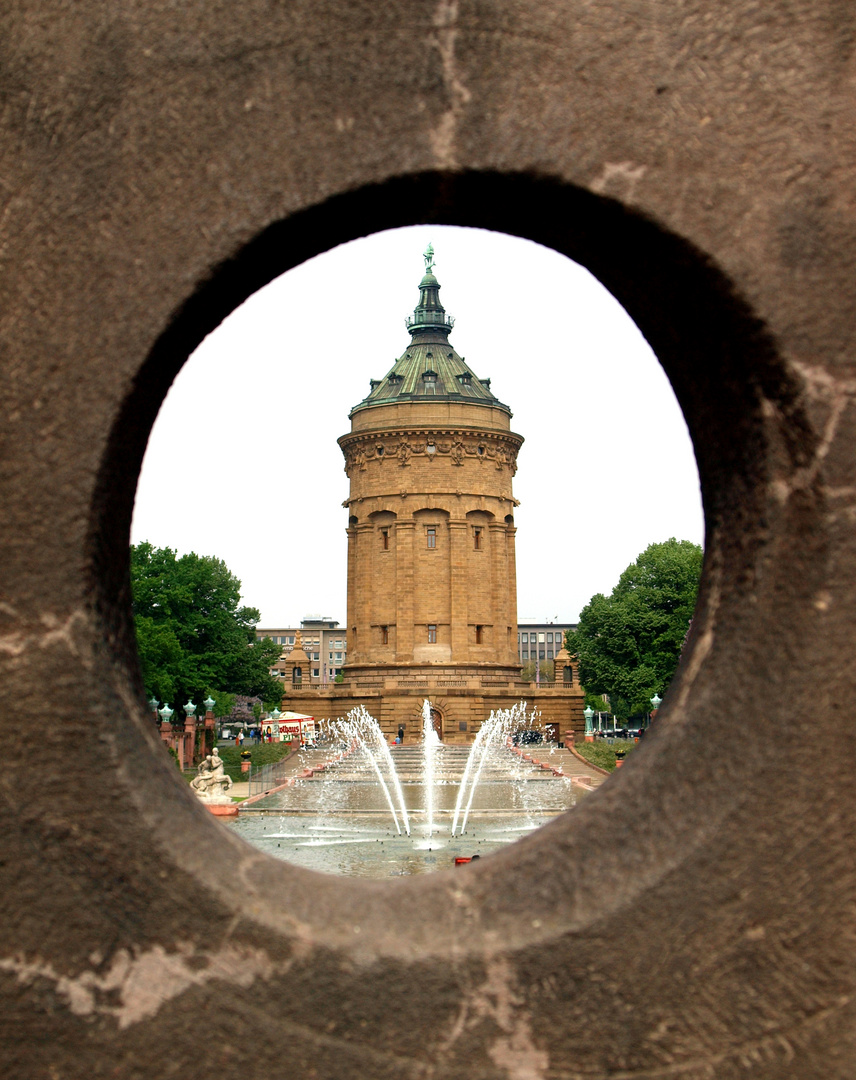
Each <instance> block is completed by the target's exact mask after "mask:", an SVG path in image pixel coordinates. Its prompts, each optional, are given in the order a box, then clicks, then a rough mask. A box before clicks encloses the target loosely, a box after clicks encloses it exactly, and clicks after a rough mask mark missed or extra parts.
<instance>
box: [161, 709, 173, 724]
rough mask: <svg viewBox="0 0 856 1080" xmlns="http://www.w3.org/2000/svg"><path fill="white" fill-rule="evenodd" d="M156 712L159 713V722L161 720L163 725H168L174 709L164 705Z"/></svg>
mask: <svg viewBox="0 0 856 1080" xmlns="http://www.w3.org/2000/svg"><path fill="white" fill-rule="evenodd" d="M158 712H159V713H160V718H161V720H163V722H164V723H165V724H168V723H169V722H170V720H172V714H173V713H174V712H175V709H171V708H170V707H169V705H164V707H163V708H162V709H158Z"/></svg>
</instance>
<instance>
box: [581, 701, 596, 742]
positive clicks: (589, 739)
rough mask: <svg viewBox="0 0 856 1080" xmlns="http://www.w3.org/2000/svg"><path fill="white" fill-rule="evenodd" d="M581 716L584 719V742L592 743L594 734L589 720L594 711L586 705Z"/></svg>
mask: <svg viewBox="0 0 856 1080" xmlns="http://www.w3.org/2000/svg"><path fill="white" fill-rule="evenodd" d="M583 716H584V717H585V718H586V734H585V740H586V742H594V732H593V731H592V726H591V718H592V717H593V716H594V709H593V708H592V707H591V705H586V707H585V708H584V709H583Z"/></svg>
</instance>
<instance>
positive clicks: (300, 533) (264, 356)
mask: <svg viewBox="0 0 856 1080" xmlns="http://www.w3.org/2000/svg"><path fill="white" fill-rule="evenodd" d="M429 240H430V241H431V242H432V243H433V244H434V248H435V273H436V276H437V278H438V280H439V282H440V285H441V286H442V288H441V291H440V299H441V301H442V302H443V305H444V306H445V308H446V311H447V312H448V313H449V314H450V315H453V316H454V317H455V319H456V323H455V329H454V331H453V332H452V335H451V342H452V344H453V345H454V347H455V348H456V349H457V351H458V352H459V353H460V354H461V355H462V356H463V357H464V358H465V359H466V361H467V363H468V364H469V366H470V367H471V368H472V369H473V371H474V372H475V374H476V375H477V376H479V377H480V378H485V377H490V379H491V380H492V381H491V390H492V391H493V392H494V393H495V394H496V396H497V397H498V398H499V399H500V401H503V402H504V403H505V404H507V405H508V406H510V408H511V410H512V413H513V414H514V415H513V418H512V422H511V426H512V429H513V430H514V431H516V432H518V433H519V434H521V435H522V436H523V437H524V438H525V440H526V441H525V443H524V445H523V448H522V449H521V451H520V455H519V458H518V471H517V475H516V477H515V479H514V494H515V497H516V498H517V499H519V500H520V504H521V505H520V506H519V507H518V509H517V511H516V514H515V519H516V524H517V581H518V617H519V618H520V620H521V621H522V620H525V619H527V618H532V619H538V620H543V619H550V620H552V619H554V618H555V619H557V620H558V621H560V622H564V621H574V620H575V619H576V618H577V617H578V615H579V612H580V609H581V608H582V607H583V606H584V605H585V604H586V603H587V602H588V600H589V599H590V598H591V597H592V596H593V595H594V594H595V593H597V592H605V593H608V592H610V591H611V589H612V588H613V586H614V585H615V584H616V582H617V580H618V577H619V575H620V574H621V572H622V571H623V570H624V569H625V567H627V566H628V565H629V564H630V563H631V562H633V561H634V560H635V559H636V557H637V556H638V555H639V553H640V552H642V551H643V550H644V549H645V548H646V547H647V546H648V544H650V543H653V542H655V541H660V540H666V539H668V538H669V537H670V536H674V537H676V538H677V539H679V540H692V541H695V542H696V543H701V542H702V540H703V522H702V514H701V502H700V497H699V491H698V474H697V471H696V466H695V460H694V458H693V454H692V448H691V446H690V441H689V436H688V434H687V430H686V425H685V424H684V420H683V417H682V415H681V412H680V409H679V408H678V405H677V402H676V401H675V398H674V395H673V393H672V390H671V388H670V386H669V383H668V380H667V379H666V377H665V375H664V374H663V371H662V369H661V368H660V366H659V364H658V362H657V360H656V358H655V357H654V354H653V353H652V352H651V350H650V349H649V347H648V345H647V344H646V342H645V341H644V339H643V338H642V336H641V334H640V333H639V331H638V330H637V329H636V327H635V325H634V324H633V323H632V322H631V320H630V318H629V317H628V316H627V315H626V314H625V312H624V310H623V308H621V307H620V306H619V304H618V303H617V302H616V301H615V300H614V299H613V298H612V296H611V295H610V294H609V293H608V292H607V291H606V290H605V289H604V288H603V287H602V286H601V285H600V284H599V283H598V282H597V281H596V280H595V279H594V278H593V277H592V276H591V275H590V274H589V273H588V271H587V270H585V269H583V268H582V267H580V266H578V265H576V264H575V263H572V262H570V260H568V259H566V258H565V257H564V256H563V255H558V254H556V253H555V252H554V251H551V250H549V249H548V248H543V247H540V246H539V245H537V244H534V243H531V242H530V241H527V240H519V239H515V238H513V237H509V236H506V235H504V234H500V233H491V232H485V231H483V230H481V229H461V228H453V227H448V226H446V227H443V226H430V227H428V226H424V227H423V226H415V227H412V228H407V229H396V230H392V231H390V232H385V233H379V234H377V235H375V236H372V237H368V238H367V239H364V240H357V241H354V242H353V243H349V244H345V245H343V246H341V247H338V248H334V249H333V250H332V251H330V252H327V253H326V254H324V255H320V256H318V257H317V258H315V259H312V260H311V261H309V262H307V263H304V264H303V265H302V266H299V267H297V268H296V269H294V270H291V271H289V273H287V274H284V275H283V276H282V277H280V278H278V279H276V280H275V281H273V282H271V283H270V284H269V285H268V286H266V288H264V289H262V290H260V291H259V292H258V293H256V294H255V295H254V296H252V297H251V298H250V299H249V300H248V301H247V302H246V303H245V304H243V305H242V306H241V307H240V308H238V309H237V310H236V311H235V312H233V313H232V315H231V316H229V318H228V319H226V320H225V321H224V322H223V323H222V324H221V326H220V327H219V328H218V329H217V330H216V331H215V332H214V333H212V334H211V335H210V336H209V337H208V338H206V340H205V341H204V342H203V343H202V345H201V346H200V347H199V348H198V349H197V350H196V352H195V353H194V354H193V355H192V356H191V357H190V358H189V360H188V361H187V363H186V364H185V366H184V368H183V369H182V371H181V373H180V374H179V376H178V378H177V379H176V381H175V384H174V385H173V387H172V390H171V391H170V393H169V395H168V397H167V399H166V401H165V402H164V405H163V407H162V409H161V411H160V415H159V417H158V420H157V423H156V424H155V427H154V429H153V431H152V434H151V438H150V440H149V446H148V450H147V453H146V457H145V461H144V463H143V470H142V474H141V477H140V482H139V488H138V491H137V502H136V507H135V512H134V521H133V527H132V533H131V538H132V541H133V542H134V543H137V542H139V541H141V540H149V541H151V542H152V543H153V544H155V545H156V546H158V547H171V548H175V549H177V550H178V552H179V554H183V553H184V552H188V551H196V552H198V553H199V554H203V555H216V556H218V557H219V558H221V559H223V560H224V561H225V562H226V564H227V565H228V566H229V568H230V569H231V570H232V571H233V573H235V574H236V575H237V576H238V577H239V578H240V580H241V582H242V584H243V596H244V602H245V603H247V604H249V605H251V606H253V607H257V608H258V609H259V610H260V612H261V622H260V625H261V626H264V627H270V628H273V627H277V626H293V625H297V624H299V622H300V620H301V619H302V618H304V617H305V616H306V615H308V614H316V615H329V616H331V617H332V618H334V619H338V620H339V622H341V623H342V625H344V624H345V618H346V610H345V608H346V553H347V540H346V535H345V528H346V526H347V510H345V509H343V508H342V505H341V504H342V500H343V499H345V498H347V495H348V481H347V477H346V476H345V473H344V471H343V464H344V462H343V459H342V455H341V451H340V450H339V447H338V446H337V444H336V439H337V438H338V437H339V436H340V435H343V434H344V433H345V432H347V431H348V430H349V427H350V425H349V421H348V412H349V411H350V409H351V408H352V407H353V406H354V405H356V404H357V403H358V402H359V401H361V400H362V399H363V398H364V397H365V396H366V394H367V393H368V392H369V379H371V378H376V379H379V378H381V377H382V376H383V375H384V374H386V372H387V371H388V370H389V369H390V368H391V367H392V365H393V363H394V361H395V360H396V358H397V357H398V356H400V355H401V353H402V352H403V351H404V349H405V348H406V346H407V345H408V344H409V341H410V338H409V335H408V334H407V332H406V330H405V327H404V318H405V316H406V315H409V314H412V312H413V308H414V307H415V306H416V303H417V301H418V299H419V289H418V285H419V281H420V279H421V277H422V273H423V267H424V263H423V259H422V252H423V251H424V250H425V247H426V245H427V244H428V242H429Z"/></svg>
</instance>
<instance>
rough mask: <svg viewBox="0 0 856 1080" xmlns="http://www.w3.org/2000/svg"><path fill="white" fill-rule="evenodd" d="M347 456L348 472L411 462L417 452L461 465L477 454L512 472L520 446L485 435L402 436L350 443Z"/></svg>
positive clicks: (477, 456) (497, 466) (346, 451)
mask: <svg viewBox="0 0 856 1080" xmlns="http://www.w3.org/2000/svg"><path fill="white" fill-rule="evenodd" d="M343 453H344V457H345V473H346V474H347V475H348V476H350V475H351V473H352V472H353V471H354V470H359V471H360V472H365V471H366V469H367V467H368V465H369V464H370V463H372V462H377V463H379V464H383V462H384V461H389V460H392V459H394V460H396V461H397V462H398V464H399V465H401V466H406V465H409V464H410V459H411V458H412V457H414V456H416V457H424V456H428V457H430V458H435V457H443V456H447V457H450V458H451V460H452V464H453V465H456V466H462V465H463V464H464V460H465V458H475V459H476V460H477V461H481V462H484V461H492V462H493V463H494V465H495V466H496V469H497V471H501V470H502V469H506V468H507V469H509V471H510V472H511V475H512V476H514V475H515V473H516V472H517V447H516V446H513V445H512V446H509V445H505V444H503V443H500V444H499V445H495V444H494V443H492V442H490V441H486V440H485V439H483V438H479V439H478V440H476V439H467V438H456V439H442V440H441V439H435V438H431V437H427V438H426V437H420V438H418V439H416V440H414V441H412V442H411V441H408V440H407V439H406V438H400V439H399V441H398V442H397V443H395V444H394V445H393V446H392V447H390V446H388V445H384V444H383V443H370V444H368V445H363V444H360V445H357V446H353V445H352V446H350V447H348V448H347V449H345V450H344V451H343Z"/></svg>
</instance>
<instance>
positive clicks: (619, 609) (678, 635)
mask: <svg viewBox="0 0 856 1080" xmlns="http://www.w3.org/2000/svg"><path fill="white" fill-rule="evenodd" d="M701 564H702V550H701V548H700V547H699V546H698V544H693V543H691V542H690V541H689V540H675V539H674V537H673V538H672V539H670V540H666V541H665V542H664V543H661V544H651V545H650V546H649V547H648V548H646V550H645V551H643V552H642V554H641V555H640V556H639V558H638V559H637V560H636V562H635V563H633V564H632V565H631V566H628V567H627V569H626V570H625V571H624V573H623V574H622V575H621V577H620V578H619V580H618V584H617V585H616V586H615V588H614V589H613V590H612V593H611V595H610V596H608V597H607V596H604V595H603V593H598V594H597V595H596V596H593V597H592V598H591V600H590V601H589V602H588V604H587V605H586V606H585V607H584V608H583V610H582V612H581V614H580V620H579V625H578V626H577V629H576V630H575V631H569V632H568V633H567V635H566V643H567V648H568V651H569V652H571V653H576V654H577V657H578V658H579V663H580V682H581V683H582V684H583V686H584V687H585V689H586V691H587V693H589V694H598V695H599V694H606V695H608V696H609V700H610V704H611V705H612V711H613V712H614V713H615V714H616V716H619V717H621V718H622V719H627V718H628V717H630V716H632V715H638V714H639V713H642V712H646V711H647V710H648V709H649V708H650V704H649V702H650V699H651V698H652V697H653V696H654V694H655V693H657V694H659V695H660V696H661V697H662V696H663V695H664V694H665V692H666V689H667V687H668V685H669V683H670V681H671V678H672V675H673V674H674V671H675V668H676V667H677V663H678V659H679V657H680V655H681V648H682V646H683V643H684V639H685V637H686V634H687V630H688V629H689V624H690V620H691V619H692V614H693V608H694V607H695V600H696V595H697V593H698V583H699V578H700V576H701Z"/></svg>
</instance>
